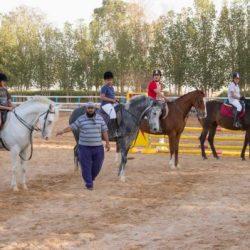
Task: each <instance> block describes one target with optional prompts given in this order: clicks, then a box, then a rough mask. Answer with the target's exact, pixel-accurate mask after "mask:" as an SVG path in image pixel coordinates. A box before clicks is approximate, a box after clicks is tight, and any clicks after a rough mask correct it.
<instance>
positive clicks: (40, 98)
mask: <svg viewBox="0 0 250 250" xmlns="http://www.w3.org/2000/svg"><path fill="white" fill-rule="evenodd" d="M36 102H40V103H43V104H48V105H50V104H54V102H53V101H51V100H50V99H48V98H47V97H45V96H38V95H36V96H31V97H28V99H27V101H25V102H24V103H23V104H30V103H36Z"/></svg>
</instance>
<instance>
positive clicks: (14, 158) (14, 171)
mask: <svg viewBox="0 0 250 250" xmlns="http://www.w3.org/2000/svg"><path fill="white" fill-rule="evenodd" d="M10 153H11V162H12V179H11V187H12V188H13V191H15V192H16V191H19V189H18V187H17V181H16V176H17V157H18V150H17V149H16V148H14V149H11V152H10Z"/></svg>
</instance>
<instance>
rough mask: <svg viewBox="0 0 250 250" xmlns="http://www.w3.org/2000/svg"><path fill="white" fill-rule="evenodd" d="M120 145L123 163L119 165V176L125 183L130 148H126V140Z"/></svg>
mask: <svg viewBox="0 0 250 250" xmlns="http://www.w3.org/2000/svg"><path fill="white" fill-rule="evenodd" d="M117 143H119V148H120V153H121V161H120V165H119V172H118V176H119V177H120V180H121V181H123V182H124V181H125V166H126V163H127V155H128V148H127V147H126V144H125V142H124V140H121V141H120V142H117Z"/></svg>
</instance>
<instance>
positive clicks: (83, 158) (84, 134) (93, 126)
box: [56, 102, 110, 190]
mask: <svg viewBox="0 0 250 250" xmlns="http://www.w3.org/2000/svg"><path fill="white" fill-rule="evenodd" d="M86 107H87V109H86V114H84V115H81V116H80V117H79V118H78V119H77V120H76V121H75V122H73V123H72V124H70V125H69V126H68V127H66V128H64V129H63V130H61V131H59V132H57V134H56V135H57V136H58V135H62V134H64V133H66V132H69V131H72V130H79V131H80V134H79V141H78V145H79V146H78V155H79V160H80V165H81V169H82V177H83V180H84V181H85V186H86V188H87V189H88V190H92V189H93V183H94V180H95V178H96V177H97V175H98V174H99V172H100V170H101V167H102V164H103V160H104V149H103V145H102V137H103V138H104V140H105V141H106V145H105V148H106V149H107V151H109V150H110V146H109V138H108V133H107V131H108V128H107V125H106V123H105V121H104V120H103V118H102V116H100V115H99V114H97V113H96V107H95V104H94V103H93V102H88V103H87V105H86Z"/></svg>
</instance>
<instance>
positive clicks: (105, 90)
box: [101, 84, 115, 106]
mask: <svg viewBox="0 0 250 250" xmlns="http://www.w3.org/2000/svg"><path fill="white" fill-rule="evenodd" d="M101 94H104V95H105V96H106V97H108V98H111V99H115V90H114V87H113V86H109V85H107V84H105V85H103V86H102V88H101ZM108 103H112V102H109V101H103V100H102V102H101V106H103V105H105V104H108Z"/></svg>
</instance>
